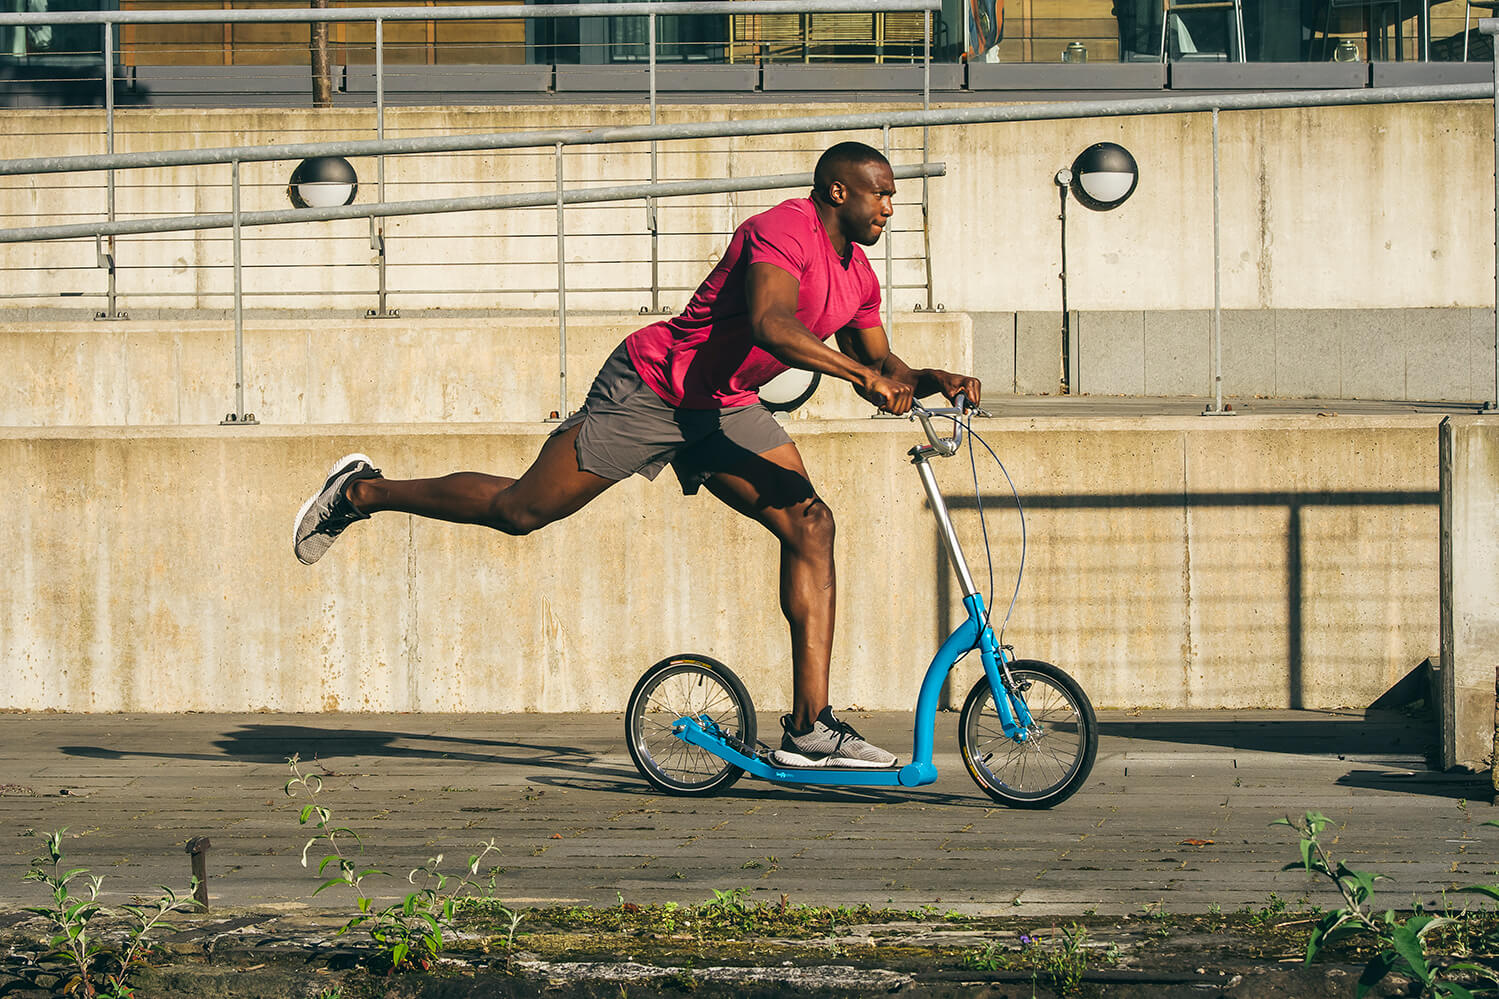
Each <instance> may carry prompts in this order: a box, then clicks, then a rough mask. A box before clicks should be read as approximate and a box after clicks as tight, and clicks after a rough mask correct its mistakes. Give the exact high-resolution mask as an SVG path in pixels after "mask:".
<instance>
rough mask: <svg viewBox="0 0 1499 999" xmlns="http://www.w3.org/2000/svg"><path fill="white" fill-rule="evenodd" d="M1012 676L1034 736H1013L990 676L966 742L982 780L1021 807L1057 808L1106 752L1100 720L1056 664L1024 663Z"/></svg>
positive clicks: (964, 723)
mask: <svg viewBox="0 0 1499 999" xmlns="http://www.w3.org/2000/svg"><path fill="white" fill-rule="evenodd" d="M1010 675H1011V676H1012V677H1014V679H1015V682H1016V683H1018V684H1021V685H1022V686H1024V687H1025V690H1024V694H1023V696H1024V698H1025V703H1026V707H1027V708H1029V709H1030V712H1031V719H1032V721H1033V722H1034V723H1035V724H1034V725H1033V726H1032V729H1031V734H1032V737H1031V738H1028V739H1026V740H1024V741H1020V740H1015V739H1009V738H1006V737H1005V734H1004V731H1003V728H1002V727H1001V725H1000V721H999V714H998V713H997V712H996V711H995V708H994V698H993V696H992V693H991V691H990V690H989V680H988V678H987V677H980V678H979V681H978V683H976V684H974V685H973V689H972V690H971V691H969V692H968V700H967V701H966V702H964V704H963V713H962V715H960V716H959V718H958V745H959V746H960V747H962V751H963V765H964V766H966V767H967V768H968V775H969V776H970V777H972V778H973V780H974V783H976V784H978V786H979V787H981V788H983V789H984V792H985V793H986V794H988V795H989V797H991V798H993V799H994V800H995V801H999V802H1003V803H1004V804H1006V805H1009V806H1011V807H1013V808H1050V807H1051V806H1053V805H1056V804H1059V803H1061V802H1063V801H1066V800H1067V799H1068V798H1070V797H1072V795H1073V794H1074V793H1076V791H1077V789H1078V788H1080V787H1082V786H1083V783H1084V782H1085V781H1086V780H1087V779H1088V774H1089V773H1091V772H1092V770H1093V760H1094V757H1096V756H1097V755H1098V721H1097V719H1096V718H1095V717H1094V715H1093V705H1092V704H1091V703H1090V702H1089V701H1088V695H1087V694H1085V693H1083V688H1082V687H1080V686H1078V684H1077V681H1076V680H1074V679H1072V677H1070V676H1068V675H1067V674H1066V673H1064V672H1062V670H1060V669H1058V668H1057V667H1055V666H1053V665H1051V664H1050V663H1043V662H1037V661H1036V660H1033V659H1021V660H1017V661H1016V662H1014V663H1012V664H1011V665H1010Z"/></svg>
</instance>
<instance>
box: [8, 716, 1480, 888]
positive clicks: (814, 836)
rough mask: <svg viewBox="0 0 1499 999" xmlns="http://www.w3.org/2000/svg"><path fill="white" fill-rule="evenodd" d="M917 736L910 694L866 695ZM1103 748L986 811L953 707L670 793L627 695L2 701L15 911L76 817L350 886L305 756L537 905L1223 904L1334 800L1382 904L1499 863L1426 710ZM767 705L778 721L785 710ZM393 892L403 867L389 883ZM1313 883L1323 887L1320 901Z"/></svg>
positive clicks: (369, 834)
mask: <svg viewBox="0 0 1499 999" xmlns="http://www.w3.org/2000/svg"><path fill="white" fill-rule="evenodd" d="M852 720H854V721H855V722H856V724H858V725H859V727H860V728H861V729H863V730H864V731H865V733H866V734H867V735H869V736H871V737H873V738H876V739H878V740H881V741H884V742H886V743H887V744H890V745H892V746H901V745H909V741H908V740H909V734H908V732H906V731H903V727H904V726H908V725H909V722H908V721H907V720H906V716H903V715H895V714H876V715H872V716H859V717H857V718H853V719H852ZM1100 720H1101V723H1102V733H1103V735H1102V739H1101V742H1100V749H1099V756H1098V764H1097V766H1096V768H1095V769H1094V772H1093V775H1092V777H1091V779H1090V781H1089V782H1088V785H1087V786H1086V787H1085V788H1084V789H1083V790H1082V791H1081V792H1079V793H1078V794H1077V796H1076V797H1074V798H1073V799H1071V800H1070V801H1069V802H1067V803H1065V804H1064V805H1062V806H1060V807H1059V808H1057V809H1054V810H1052V811H1047V812H1024V811H1015V810H1010V809H1006V808H1002V807H996V806H994V804H993V803H992V802H991V801H990V800H989V799H988V798H987V797H985V796H983V795H982V794H981V793H980V792H979V791H978V789H977V787H975V786H974V785H973V784H972V783H971V782H970V781H969V779H968V776H967V774H966V773H965V772H964V770H963V767H962V765H961V763H960V761H959V760H958V757H957V752H956V744H955V741H954V730H955V729H956V721H957V715H956V714H942V715H939V716H938V724H939V726H940V728H939V732H938V742H937V746H938V757H937V765H938V768H939V770H940V772H941V774H942V776H941V778H940V779H939V780H938V782H937V783H936V784H935V785H934V786H932V787H930V788H924V789H919V790H912V791H907V792H902V793H883V792H882V793H870V794H847V793H810V792H805V791H799V790H790V789H785V788H778V787H774V786H770V785H767V784H764V783H760V782H757V781H753V780H750V779H746V780H743V781H741V782H740V783H739V784H738V785H737V786H735V787H734V788H732V789H731V790H730V791H728V792H727V793H725V794H723V795H721V796H719V797H715V798H708V799H684V798H672V797H667V796H663V795H660V794H657V793H655V792H654V791H652V790H651V789H650V788H649V787H648V786H647V785H646V784H645V783H644V782H643V781H642V780H641V779H640V777H639V776H638V775H637V773H636V772H635V769H634V767H633V765H632V763H631V762H630V759H629V757H628V755H627V753H626V752H625V747H624V744H623V725H622V722H621V718H620V716H618V715H591V716H578V715H569V716H552V715H469V716H451V715H400V716H390V715H378V716H372V715H331V716H330V715H269V714H256V715H202V714H197V715H172V716H165V715H146V716H137V715H58V714H8V715H0V731H3V732H4V737H3V739H0V842H3V848H0V910H7V909H8V910H14V909H15V908H16V907H17V906H18V905H21V904H29V903H34V902H37V901H39V899H38V898H37V897H36V894H35V893H36V891H37V887H36V886H35V885H33V884H27V883H23V882H22V880H21V879H22V875H23V874H24V872H25V870H26V866H27V862H28V860H29V859H30V858H31V857H32V856H33V855H35V854H36V853H37V852H40V851H41V848H42V845H43V844H42V841H41V840H40V839H38V838H34V837H32V836H31V835H30V834H31V833H32V832H33V831H35V832H37V833H42V832H46V831H49V830H53V829H58V828H61V827H64V826H66V827H67V828H68V830H69V839H68V840H67V845H66V848H67V851H68V857H69V861H70V862H71V863H73V864H76V865H77V866H83V867H88V868H90V869H92V870H93V871H94V872H96V873H99V874H102V875H104V876H105V883H104V888H105V893H106V895H107V896H109V899H110V900H111V901H113V902H118V901H123V900H124V898H123V896H125V895H129V894H132V893H136V892H143V893H149V892H150V891H151V889H152V888H153V886H154V885H156V884H160V883H165V884H171V885H185V884H186V883H187V880H188V876H189V858H188V857H187V855H186V854H185V853H184V852H183V844H184V842H185V841H186V840H187V839H189V838H190V837H194V836H208V837H209V838H210V839H211V840H212V843H213V846H212V850H211V852H210V853H209V855H208V870H209V874H210V876H211V899H212V904H213V906H214V907H215V909H217V910H219V911H222V910H223V909H224V908H225V907H246V906H248V907H255V908H271V907H282V906H291V907H300V906H302V905H313V906H322V905H325V904H326V905H328V906H338V907H340V908H342V907H344V906H346V904H347V900H346V899H343V898H333V897H330V896H332V895H334V894H335V893H334V892H328V893H325V894H324V895H322V896H319V897H318V898H317V899H312V898H311V897H310V896H311V893H312V890H313V889H314V888H315V887H316V885H317V883H318V880H319V879H318V878H317V877H316V874H315V872H314V871H312V870H307V869H304V868H302V867H301V866H300V865H299V863H298V858H299V852H300V850H301V847H302V843H303V841H304V834H303V833H302V831H301V830H300V829H299V827H298V825H297V810H298V806H297V804H296V803H294V802H293V801H291V800H289V799H288V798H287V797H285V796H284V795H283V793H282V787H283V784H284V783H285V781H286V779H287V776H288V769H287V766H286V763H285V760H286V758H287V757H288V756H290V755H292V754H293V753H296V754H299V755H300V756H301V757H302V758H303V759H304V760H307V761H316V762H310V763H309V764H308V766H309V768H310V769H313V770H315V771H316V772H319V773H323V774H324V780H325V793H324V801H325V804H327V805H329V806H330V807H331V808H332V809H333V810H334V817H335V819H336V820H340V821H342V822H345V823H347V824H348V825H349V826H350V827H352V828H353V829H355V830H356V831H358V832H359V833H360V835H361V836H362V837H363V840H364V846H365V855H366V857H367V858H368V859H369V860H370V862H371V863H372V864H374V865H375V866H379V867H381V868H382V869H385V870H388V871H393V872H397V873H399V874H402V875H404V873H405V872H406V871H407V870H409V869H410V868H412V867H414V866H417V865H418V864H420V863H421V862H422V861H423V860H425V859H426V858H427V857H428V856H430V855H431V854H433V853H437V852H444V853H446V854H447V855H448V856H449V857H466V856H467V855H468V853H469V852H470V851H471V849H472V847H473V846H474V844H476V843H477V842H479V841H481V840H485V839H488V838H490V837H494V838H495V839H496V841H497V842H498V844H499V845H500V848H501V850H500V855H499V860H498V863H499V864H500V865H501V866H503V867H504V874H503V876H502V878H501V885H500V892H499V894H500V897H501V898H504V899H507V900H510V901H513V902H516V903H521V904H535V905H541V904H553V903H558V904H565V903H572V902H590V903H602V904H614V903H616V902H617V901H618V899H619V897H620V896H623V897H624V899H625V900H626V901H633V902H639V903H647V902H664V901H668V900H672V901H678V902H681V903H684V904H686V903H696V902H701V901H703V900H705V899H708V898H711V897H712V895H713V891H714V890H715V889H719V890H723V889H729V888H737V887H741V886H744V887H748V888H749V889H751V890H752V892H753V894H752V895H751V898H754V899H760V900H778V899H779V898H780V896H781V895H782V894H783V893H784V894H785V895H787V896H789V897H790V900H791V901H792V902H800V903H805V904H854V903H864V902H867V903H871V904H875V905H891V906H896V907H901V908H917V907H920V906H923V905H935V906H939V907H941V908H942V909H944V910H946V909H957V910H960V911H965V912H985V913H1013V914H1017V915H1020V914H1036V915H1043V914H1047V915H1057V914H1077V913H1083V912H1086V911H1089V910H1096V911H1097V912H1099V913H1100V914H1110V913H1125V912H1139V911H1140V910H1141V909H1143V908H1145V907H1147V906H1157V905H1159V906H1164V907H1165V908H1166V909H1167V911H1170V912H1181V913H1186V912H1202V911H1210V910H1211V909H1212V907H1213V906H1215V905H1216V906H1220V907H1222V909H1223V910H1224V911H1232V910H1234V909H1237V908H1239V907H1241V906H1245V905H1251V906H1261V905H1264V904H1266V903H1267V901H1268V900H1269V896H1270V894H1271V893H1272V892H1274V893H1277V894H1278V895H1279V896H1280V897H1282V898H1286V899H1288V900H1291V901H1294V900H1296V899H1298V898H1299V897H1300V896H1301V895H1302V894H1303V893H1304V892H1306V891H1307V890H1308V888H1309V884H1308V882H1307V880H1306V877H1305V876H1304V875H1303V874H1299V873H1295V872H1290V873H1286V872H1282V871H1281V870H1280V868H1281V866H1282V865H1283V864H1284V863H1285V862H1287V861H1289V860H1292V859H1294V857H1295V856H1296V852H1297V851H1296V847H1295V843H1294V837H1293V835H1292V834H1291V832H1290V831H1289V830H1287V829H1285V828H1283V827H1272V826H1270V825H1269V823H1270V822H1271V821H1272V820H1273V819H1275V818H1277V817H1279V816H1282V815H1285V814H1287V813H1291V814H1299V813H1300V812H1302V811H1305V810H1307V809H1318V810H1321V811H1323V812H1325V813H1326V814H1327V815H1329V816H1331V817H1333V818H1334V819H1336V820H1337V821H1338V822H1339V823H1342V824H1346V825H1345V828H1344V829H1343V831H1342V833H1341V834H1340V836H1339V838H1338V840H1337V843H1336V848H1337V850H1338V851H1340V853H1342V854H1343V855H1346V856H1347V857H1348V858H1349V861H1350V863H1351V864H1353V865H1354V866H1356V867H1364V868H1367V869H1371V870H1375V871H1378V872H1380V873H1383V874H1386V875H1388V876H1390V877H1391V878H1393V880H1392V881H1391V882H1388V883H1387V887H1386V889H1385V890H1386V891H1388V892H1389V893H1390V895H1389V900H1390V903H1391V904H1409V900H1410V899H1411V898H1413V897H1417V896H1421V897H1428V898H1429V897H1432V896H1433V895H1434V894H1435V893H1437V892H1439V891H1441V890H1442V889H1443V888H1446V887H1449V886H1452V885H1457V884H1472V883H1486V882H1490V881H1495V880H1499V877H1496V876H1495V872H1496V870H1499V828H1493V827H1484V826H1482V825H1481V823H1482V822H1483V821H1484V820H1485V819H1488V818H1490V817H1494V816H1499V810H1495V809H1494V808H1493V807H1492V806H1491V805H1490V804H1489V803H1488V801H1489V797H1490V796H1489V794H1488V792H1487V790H1486V787H1485V784H1484V782H1483V781H1480V780H1477V779H1474V778H1472V777H1467V776H1461V775H1446V774H1441V773H1433V772H1431V771H1430V770H1428V769H1427V766H1426V762H1425V753H1426V751H1427V750H1428V749H1429V748H1430V743H1431V742H1432V741H1433V734H1432V733H1433V725H1432V723H1431V722H1430V721H1429V720H1427V719H1418V718H1410V717H1406V716H1404V715H1399V714H1386V713H1378V714H1369V715H1364V714H1362V713H1357V712H1354V713H1324V712H1305V711H1302V712H1287V711H1275V712H1130V713H1122V712H1105V713H1104V714H1103V715H1102V717H1101V719H1100ZM773 723H774V720H773V719H771V718H769V717H766V718H763V719H762V720H761V726H762V730H765V731H768V730H770V728H771V727H772V725H773ZM387 883H388V885H389V888H388V891H389V894H391V895H396V894H398V893H399V892H400V889H401V888H404V887H405V882H404V878H390V879H387ZM1322 891H1323V890H1322V888H1321V887H1320V886H1316V887H1315V889H1314V892H1315V893H1314V895H1313V900H1319V899H1320V900H1321V901H1323V902H1330V901H1331V898H1330V897H1322V894H1321V893H1322Z"/></svg>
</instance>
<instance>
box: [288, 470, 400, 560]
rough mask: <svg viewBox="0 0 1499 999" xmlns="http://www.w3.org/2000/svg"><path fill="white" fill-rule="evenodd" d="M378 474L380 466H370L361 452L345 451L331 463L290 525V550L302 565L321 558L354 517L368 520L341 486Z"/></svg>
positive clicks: (374, 477) (366, 515) (377, 476)
mask: <svg viewBox="0 0 1499 999" xmlns="http://www.w3.org/2000/svg"><path fill="white" fill-rule="evenodd" d="M379 477H380V470H379V469H378V468H374V467H372V466H371V465H370V460H369V459H368V458H366V457H365V456H364V455H362V454H346V455H344V456H343V457H342V458H340V459H338V460H337V461H335V462H334V463H333V468H332V470H331V471H329V472H328V481H326V482H324V483H323V485H322V488H321V489H319V490H318V491H317V492H315V493H313V494H312V495H311V496H309V497H308V498H307V502H306V503H303V504H302V509H300V510H298V511H297V519H296V522H295V523H294V524H293V525H292V539H291V542H292V550H293V551H295V552H296V553H297V558H298V559H299V560H300V561H301V562H302V563H303V564H304V565H311V564H312V563H314V562H316V561H317V560H318V559H320V558H322V557H323V553H324V552H326V551H327V550H328V549H329V548H331V547H332V546H333V542H334V541H336V540H337V539H338V536H339V535H340V534H342V533H343V532H344V528H346V527H348V526H349V525H350V524H352V523H354V521H356V520H369V516H370V515H369V514H367V513H360V512H359V511H358V510H356V509H354V504H352V503H350V502H349V501H348V499H346V498H345V496H344V490H345V489H347V488H348V486H349V483H350V482H353V481H355V480H356V479H377V478H379Z"/></svg>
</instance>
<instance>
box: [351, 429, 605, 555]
mask: <svg viewBox="0 0 1499 999" xmlns="http://www.w3.org/2000/svg"><path fill="white" fill-rule="evenodd" d="M579 429H580V428H579V427H571V428H569V429H567V430H564V431H563V432H562V433H560V434H557V435H556V436H555V437H548V438H547V441H546V443H545V444H543V445H542V447H541V453H540V454H538V455H537V456H536V461H535V462H533V463H532V465H531V467H530V468H529V469H527V470H526V472H525V474H523V475H522V476H521V477H520V478H519V479H508V478H505V477H504V476H500V475H486V474H484V473H482V472H454V473H452V474H451V475H444V476H441V477H439V478H435V479H385V478H377V479H359V480H357V481H355V482H352V483H350V484H349V488H348V491H347V493H346V495H347V496H348V499H349V502H350V503H353V504H354V508H355V509H357V510H358V511H359V512H360V513H367V514H373V513H378V512H382V511H395V512H398V513H411V514H415V515H417V516H419V517H430V518H432V519H434V520H447V521H451V522H453V523H456V524H481V525H483V526H485V527H492V528H494V529H495V530H497V531H503V532H504V533H506V534H513V535H522V534H529V533H530V532H532V531H534V530H537V529H538V528H541V527H545V526H546V525H547V524H550V523H552V522H553V521H556V520H561V519H562V518H563V517H567V516H569V515H571V514H573V513H576V512H577V511H579V510H581V509H582V508H583V507H584V506H586V505H587V504H588V502H589V501H590V500H592V499H593V498H594V497H596V496H598V495H599V494H600V493H602V492H603V491H604V490H605V489H608V488H609V487H610V486H612V485H614V482H613V480H611V479H606V478H604V477H603V476H601V475H595V474H594V473H592V472H585V471H583V470H582V469H581V468H579V467H578V458H577V451H576V450H575V449H574V441H576V440H577V437H578V430H579Z"/></svg>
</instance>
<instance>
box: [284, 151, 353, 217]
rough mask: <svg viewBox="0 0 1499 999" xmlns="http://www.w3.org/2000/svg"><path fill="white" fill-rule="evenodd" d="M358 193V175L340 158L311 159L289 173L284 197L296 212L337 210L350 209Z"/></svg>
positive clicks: (315, 157)
mask: <svg viewBox="0 0 1499 999" xmlns="http://www.w3.org/2000/svg"><path fill="white" fill-rule="evenodd" d="M358 193H359V175H358V174H357V173H355V172H354V165H353V164H352V163H350V162H349V161H348V160H346V159H344V158H343V157H342V156H313V157H310V158H309V159H305V160H303V161H302V162H301V163H298V164H297V168H296V169H295V170H293V171H292V174H291V183H290V184H289V185H288V186H287V188H286V194H287V197H289V198H291V203H292V204H293V205H296V206H297V207H298V208H337V207H338V206H340V205H352V204H353V203H354V196H355V195H356V194H358Z"/></svg>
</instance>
